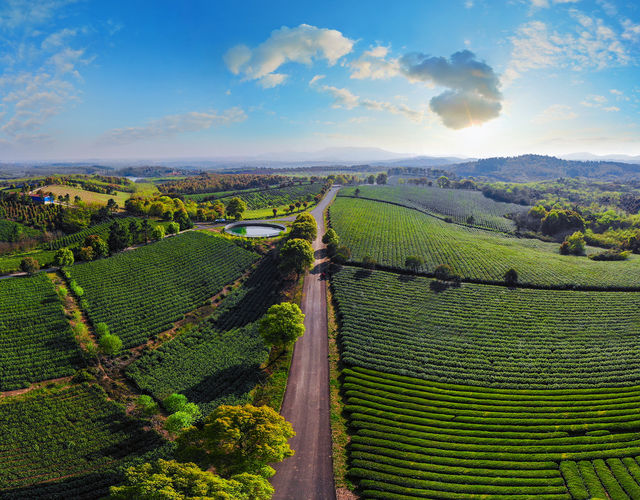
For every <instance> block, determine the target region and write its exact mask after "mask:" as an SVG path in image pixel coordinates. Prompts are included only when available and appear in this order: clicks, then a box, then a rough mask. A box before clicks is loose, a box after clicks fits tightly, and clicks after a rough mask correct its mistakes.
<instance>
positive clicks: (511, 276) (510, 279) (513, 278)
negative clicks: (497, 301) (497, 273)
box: [504, 268, 518, 286]
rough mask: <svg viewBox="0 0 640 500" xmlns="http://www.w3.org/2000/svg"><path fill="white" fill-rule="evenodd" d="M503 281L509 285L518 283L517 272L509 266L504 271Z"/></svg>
mask: <svg viewBox="0 0 640 500" xmlns="http://www.w3.org/2000/svg"><path fill="white" fill-rule="evenodd" d="M504 282H505V283H506V284H507V285H509V286H514V285H516V284H517V283H518V272H517V271H516V270H515V269H513V268H511V269H509V270H507V271H506V272H505V273H504Z"/></svg>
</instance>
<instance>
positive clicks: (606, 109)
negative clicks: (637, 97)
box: [602, 106, 620, 113]
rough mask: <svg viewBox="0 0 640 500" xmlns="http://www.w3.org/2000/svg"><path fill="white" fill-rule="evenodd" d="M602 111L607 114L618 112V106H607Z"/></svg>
mask: <svg viewBox="0 0 640 500" xmlns="http://www.w3.org/2000/svg"><path fill="white" fill-rule="evenodd" d="M602 110H603V111H607V112H608V113H613V112H616V111H620V108H619V107H618V106H607V107H606V108H602Z"/></svg>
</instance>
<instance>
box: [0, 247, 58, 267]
mask: <svg viewBox="0 0 640 500" xmlns="http://www.w3.org/2000/svg"><path fill="white" fill-rule="evenodd" d="M54 255H55V252H54V251H52V250H30V251H28V252H20V253H12V254H8V255H2V256H0V273H11V272H15V271H20V263H21V262H22V259H24V258H25V257H32V258H34V259H35V260H37V261H38V263H39V264H40V267H48V266H50V265H52V263H53V256H54Z"/></svg>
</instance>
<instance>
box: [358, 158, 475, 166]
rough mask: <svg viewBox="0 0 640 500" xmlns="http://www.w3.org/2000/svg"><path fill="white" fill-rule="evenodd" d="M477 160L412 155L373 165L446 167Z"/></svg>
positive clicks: (373, 163)
mask: <svg viewBox="0 0 640 500" xmlns="http://www.w3.org/2000/svg"><path fill="white" fill-rule="evenodd" d="M465 160H466V161H475V158H459V157H455V156H412V157H410V158H404V159H402V160H388V161H380V162H372V163H371V164H372V165H379V166H387V167H389V166H397V167H444V166H446V165H453V164H455V163H460V162H462V161H465Z"/></svg>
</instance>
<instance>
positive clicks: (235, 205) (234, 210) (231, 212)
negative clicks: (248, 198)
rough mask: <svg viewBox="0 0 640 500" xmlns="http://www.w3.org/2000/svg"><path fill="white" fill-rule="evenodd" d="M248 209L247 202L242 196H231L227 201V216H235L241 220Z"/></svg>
mask: <svg viewBox="0 0 640 500" xmlns="http://www.w3.org/2000/svg"><path fill="white" fill-rule="evenodd" d="M246 209H247V204H246V203H245V201H244V200H243V199H242V198H238V197H237V196H236V197H234V198H231V199H230V200H229V202H228V203H227V208H226V212H227V216H229V217H233V218H234V219H236V220H240V219H241V218H242V214H243V213H244V211H245V210H246Z"/></svg>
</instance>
